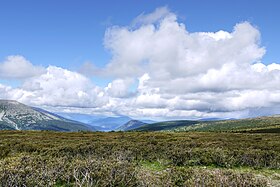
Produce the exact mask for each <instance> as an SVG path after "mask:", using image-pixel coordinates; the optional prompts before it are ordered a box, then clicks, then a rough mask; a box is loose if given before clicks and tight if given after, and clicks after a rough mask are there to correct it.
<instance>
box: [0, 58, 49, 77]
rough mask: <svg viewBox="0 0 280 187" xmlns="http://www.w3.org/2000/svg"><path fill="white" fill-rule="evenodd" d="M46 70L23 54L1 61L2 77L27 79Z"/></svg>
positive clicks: (0, 70)
mask: <svg viewBox="0 0 280 187" xmlns="http://www.w3.org/2000/svg"><path fill="white" fill-rule="evenodd" d="M44 72H45V68H44V67H42V66H34V65H33V64H31V62H29V61H28V60H26V59H25V58H24V57H23V56H19V55H15V56H8V57H7V58H6V60H5V61H4V62H2V63H0V78H4V79H25V78H29V77H34V76H38V75H40V74H42V73H44Z"/></svg>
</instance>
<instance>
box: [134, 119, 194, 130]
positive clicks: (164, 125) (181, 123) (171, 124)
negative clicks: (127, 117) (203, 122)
mask: <svg viewBox="0 0 280 187" xmlns="http://www.w3.org/2000/svg"><path fill="white" fill-rule="evenodd" d="M197 123H199V121H191V120H178V121H164V122H157V123H152V124H146V125H143V126H141V127H139V128H136V129H134V130H136V131H163V130H172V129H175V128H178V127H186V126H192V125H195V124H197Z"/></svg>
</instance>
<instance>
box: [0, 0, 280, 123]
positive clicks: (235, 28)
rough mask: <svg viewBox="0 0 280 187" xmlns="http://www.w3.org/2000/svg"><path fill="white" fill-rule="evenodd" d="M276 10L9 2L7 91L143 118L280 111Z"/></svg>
mask: <svg viewBox="0 0 280 187" xmlns="http://www.w3.org/2000/svg"><path fill="white" fill-rule="evenodd" d="M279 9H280V2H279V1H277V0H269V1H261V0H256V1H251V0H235V1H223V0H212V1H206V0H204V1H202V0H201V1H197V0H186V1H179V0H161V1H160V0H154V1H148V0H142V1H136V0H120V1H117V2H116V1H112V0H111V1H109V0H103V1H92V0H79V1H78V0H44V1H43V0H41V1H38V0H25V1H21V0H2V1H0V91H1V94H0V98H3V99H15V100H19V101H21V102H23V103H26V104H29V105H34V106H40V107H44V108H46V109H50V110H52V111H55V110H58V111H61V110H64V111H66V112H67V111H68V112H78V113H90V114H102V115H104V114H105V115H107V114H108V115H128V116H132V117H139V118H140V117H146V118H149V117H151V118H153V117H154V118H157V117H158V118H164V117H166V116H167V117H169V118H202V117H247V116H253V115H261V114H262V112H263V113H265V114H267V113H268V112H267V111H271V112H270V114H273V113H279V112H280V110H279V106H280V88H278V87H279V85H280V84H279V79H280V64H279V63H280V55H279V43H280V37H279V36H278V34H279V33H280V26H279V24H278V20H277V19H278V18H280V12H279ZM134 22H136V23H137V24H138V26H137V27H134V26H133V23H134ZM218 31H221V32H218ZM170 33H171V34H170ZM260 39H261V40H260ZM166 83H168V84H166ZM74 87H75V89H74ZM174 90H176V92H175V91H174ZM278 92H279V93H278ZM256 100H258V101H257V102H256ZM178 103H180V104H178ZM256 111H257V112H256Z"/></svg>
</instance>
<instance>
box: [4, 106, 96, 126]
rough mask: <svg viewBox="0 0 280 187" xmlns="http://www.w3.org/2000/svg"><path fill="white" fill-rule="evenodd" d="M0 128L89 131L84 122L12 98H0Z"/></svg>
mask: <svg viewBox="0 0 280 187" xmlns="http://www.w3.org/2000/svg"><path fill="white" fill-rule="evenodd" d="M0 129H4V130H5V129H7V130H55V131H79V130H85V131H91V130H93V128H90V127H89V126H87V125H86V124H83V123H80V122H76V121H72V120H68V119H66V118H63V117H61V116H59V115H56V114H53V113H51V112H48V111H46V110H43V109H40V108H35V107H30V106H27V105H24V104H22V103H20V102H17V101H14V100H0Z"/></svg>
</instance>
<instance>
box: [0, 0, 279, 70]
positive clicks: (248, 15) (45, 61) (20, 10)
mask: <svg viewBox="0 0 280 187" xmlns="http://www.w3.org/2000/svg"><path fill="white" fill-rule="evenodd" d="M161 6H168V7H169V8H170V10H172V11H174V12H176V13H177V14H178V15H179V19H181V21H182V22H184V23H185V24H186V26H187V29H188V30H189V31H192V32H194V31H207V32H209V31H218V30H220V29H223V30H227V31H231V30H232V27H233V26H234V25H235V24H236V23H238V22H241V21H249V22H251V23H252V24H253V25H256V26H257V27H258V28H259V30H260V31H261V34H262V44H263V45H264V46H265V47H266V48H267V53H266V55H265V57H264V59H263V61H264V63H268V62H279V61H280V56H279V52H278V51H279V43H280V37H279V36H278V34H279V33H280V26H279V24H278V23H277V19H278V18H279V17H280V11H279V8H280V2H279V1H277V0H269V1H261V0H256V1H251V0H236V1H223V0H213V1H197V0H191V1H190V0H186V1H178V0H175V1H174V0H171V1H164V0H160V1H159V0H155V1H147V0H144V1H136V0H126V1H125V0H120V1H118V2H117V3H116V1H112V0H111V1H108V0H104V1H91V0H81V1H78V0H76V1H75V0H71V1H69V0H59V1H57V0H45V1H37V0H25V1H21V0H3V1H1V2H0V7H1V11H0V23H1V25H0V26H1V29H0V44H1V46H0V59H1V60H2V59H4V58H5V57H6V56H8V55H11V54H19V55H23V56H25V57H27V58H28V59H29V60H30V61H32V62H33V63H34V64H42V65H49V64H52V65H57V66H62V67H65V68H70V69H75V68H78V67H79V65H80V64H82V63H84V62H85V61H92V62H94V63H95V64H96V65H98V66H104V64H106V63H108V61H109V59H110V58H111V56H110V53H109V52H108V51H106V50H105V49H104V47H103V38H104V32H105V30H106V28H107V27H109V26H111V25H129V24H130V23H131V20H132V19H133V18H135V17H136V16H137V15H139V14H141V13H145V12H146V13H148V12H151V11H153V10H154V9H155V8H157V7H161Z"/></svg>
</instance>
